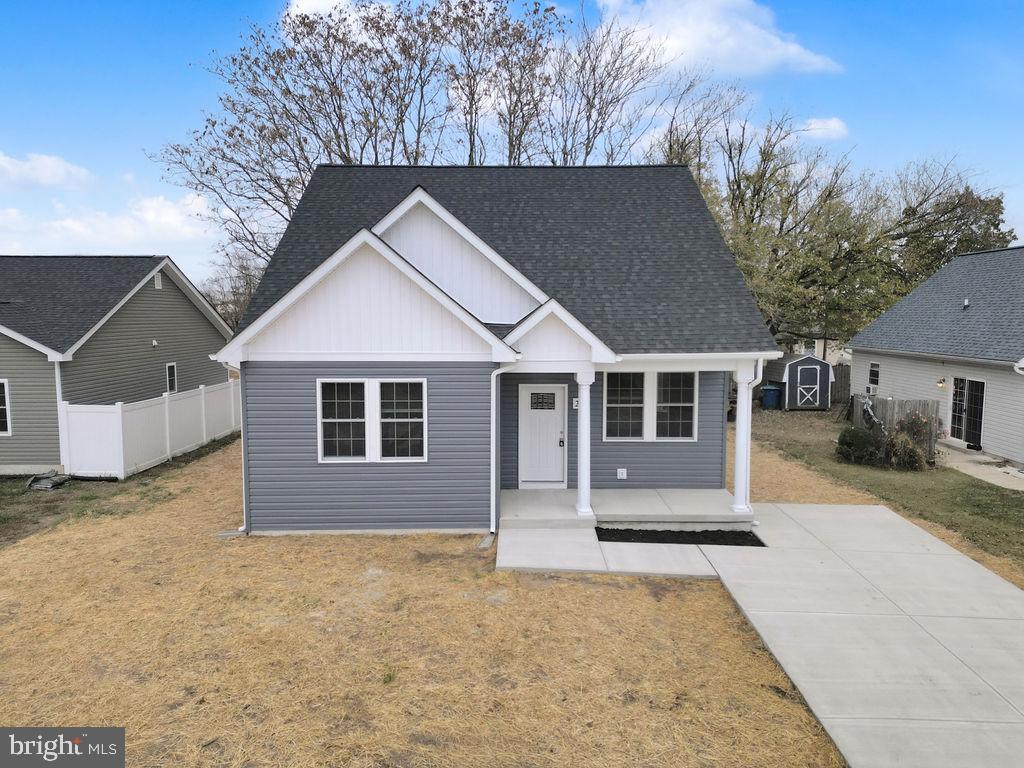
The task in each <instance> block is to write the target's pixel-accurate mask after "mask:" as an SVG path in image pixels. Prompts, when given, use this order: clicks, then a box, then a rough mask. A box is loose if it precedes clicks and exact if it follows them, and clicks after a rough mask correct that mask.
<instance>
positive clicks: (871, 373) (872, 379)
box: [868, 363, 879, 387]
mask: <svg viewBox="0 0 1024 768" xmlns="http://www.w3.org/2000/svg"><path fill="white" fill-rule="evenodd" d="M878 372H879V365H878V363H871V365H870V366H869V368H868V384H870V385H871V386H873V387H877V386H878Z"/></svg>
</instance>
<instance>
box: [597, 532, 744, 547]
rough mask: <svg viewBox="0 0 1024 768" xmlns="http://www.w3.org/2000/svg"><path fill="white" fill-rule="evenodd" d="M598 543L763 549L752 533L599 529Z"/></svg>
mask: <svg viewBox="0 0 1024 768" xmlns="http://www.w3.org/2000/svg"><path fill="white" fill-rule="evenodd" d="M597 540H598V541H631V542H636V543H639V544H723V545H725V546H729V547H763V546H764V542H763V541H761V540H760V539H759V538H757V536H755V535H754V534H753V533H751V532H750V531H652V530H646V529H642V528H598V529H597Z"/></svg>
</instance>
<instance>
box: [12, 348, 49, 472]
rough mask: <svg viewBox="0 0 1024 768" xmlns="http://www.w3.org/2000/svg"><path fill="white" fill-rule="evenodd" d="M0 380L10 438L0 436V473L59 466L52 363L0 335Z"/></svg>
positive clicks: (33, 351) (41, 355)
mask: <svg viewBox="0 0 1024 768" xmlns="http://www.w3.org/2000/svg"><path fill="white" fill-rule="evenodd" d="M0 379H7V380H8V386H9V388H10V391H9V392H8V397H9V403H10V409H11V412H10V419H11V435H10V436H9V437H4V436H0V474H2V473H3V472H4V471H5V470H4V467H8V468H10V467H18V466H22V467H24V466H57V465H59V464H60V437H59V435H58V432H57V389H56V382H55V380H54V368H53V363H52V362H50V361H49V360H47V359H46V355H44V354H43V353H41V352H37V351H36V350H34V349H32V348H31V347H27V346H25V345H24V344H22V343H21V342H18V341H14V340H13V339H11V338H8V337H7V336H4V335H2V334H0ZM6 471H10V470H6Z"/></svg>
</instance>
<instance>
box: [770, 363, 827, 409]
mask: <svg viewBox="0 0 1024 768" xmlns="http://www.w3.org/2000/svg"><path fill="white" fill-rule="evenodd" d="M763 378H764V381H765V383H768V382H771V383H773V384H777V385H779V386H781V387H782V407H783V408H785V409H786V410H787V411H827V410H828V409H829V408H831V407H832V383H833V382H834V381H835V380H836V375H835V371H833V369H832V366H831V365H830V364H829V363H828V362H827V361H825V360H822V359H821V358H820V357H815V356H814V355H809V354H798V353H794V352H790V353H787V354H785V355H783V356H782V357H780V358H779V359H778V360H772V361H771V362H769V363H766V364H765V366H764V377H763Z"/></svg>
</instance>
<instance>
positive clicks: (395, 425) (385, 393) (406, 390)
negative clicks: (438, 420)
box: [380, 381, 424, 459]
mask: <svg viewBox="0 0 1024 768" xmlns="http://www.w3.org/2000/svg"><path fill="white" fill-rule="evenodd" d="M423 449H424V441H423V382H420V381H382V382H381V384H380V453H381V457H382V458H385V459H397V458H423V455H424V451H423Z"/></svg>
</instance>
